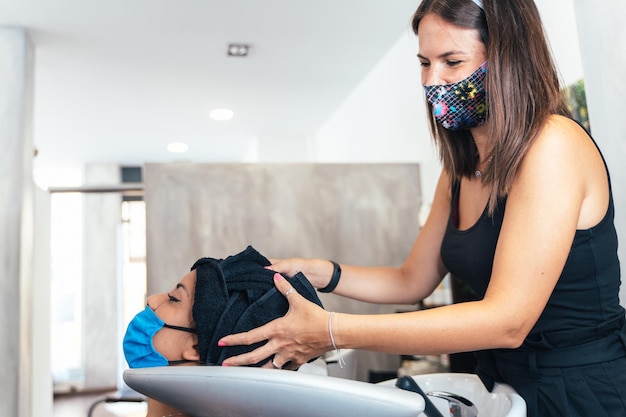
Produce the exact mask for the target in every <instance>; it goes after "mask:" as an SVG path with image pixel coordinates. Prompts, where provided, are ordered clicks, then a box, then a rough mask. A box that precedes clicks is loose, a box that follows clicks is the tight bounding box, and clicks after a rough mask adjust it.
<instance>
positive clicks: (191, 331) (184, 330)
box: [163, 323, 200, 365]
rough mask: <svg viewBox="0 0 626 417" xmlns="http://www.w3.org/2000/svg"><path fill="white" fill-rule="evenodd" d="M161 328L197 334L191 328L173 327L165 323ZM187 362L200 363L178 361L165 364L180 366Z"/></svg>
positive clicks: (187, 361)
mask: <svg viewBox="0 0 626 417" xmlns="http://www.w3.org/2000/svg"><path fill="white" fill-rule="evenodd" d="M163 327H167V328H168V329H174V330H181V331H183V332H187V333H194V334H198V330H197V329H192V328H191V327H183V326H174V325H171V324H167V323H165V324H164V325H163ZM189 362H197V363H200V361H192V360H189V359H179V360H176V361H167V364H168V365H180V364H181V363H189Z"/></svg>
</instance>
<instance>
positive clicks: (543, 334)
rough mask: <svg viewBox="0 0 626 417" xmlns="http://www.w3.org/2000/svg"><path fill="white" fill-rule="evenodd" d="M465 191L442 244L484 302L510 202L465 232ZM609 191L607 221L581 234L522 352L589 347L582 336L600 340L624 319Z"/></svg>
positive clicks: (451, 265) (450, 263)
mask: <svg viewBox="0 0 626 417" xmlns="http://www.w3.org/2000/svg"><path fill="white" fill-rule="evenodd" d="M459 190H460V184H459V183H455V184H453V186H452V210H451V215H450V218H449V220H448V226H447V229H446V233H445V235H444V238H443V242H442V245H441V259H442V261H443V263H444V265H445V266H446V268H447V269H448V271H449V272H450V273H451V274H452V275H453V276H454V277H456V278H458V279H460V280H461V281H463V282H465V283H466V284H467V285H469V286H470V287H471V288H472V289H473V290H474V292H475V293H476V295H477V296H478V298H479V299H482V298H483V297H484V295H485V292H486V290H487V286H488V285H489V280H490V277H491V269H492V265H493V258H494V254H495V249H496V244H497V243H498V236H499V234H500V228H501V227H502V221H503V217H504V212H505V209H506V199H504V200H502V201H500V202H499V203H498V205H497V207H496V210H495V212H494V215H493V216H489V215H488V214H487V213H488V211H487V208H485V211H484V212H483V214H482V215H481V217H480V218H479V220H478V221H477V222H476V223H475V224H474V225H473V226H472V227H471V228H469V229H467V230H459V229H458V228H457V227H456V222H455V218H456V217H457V213H458V200H459ZM609 192H610V196H609V206H608V209H607V212H606V214H605V216H604V218H603V219H602V220H601V221H600V222H599V223H598V224H597V225H596V226H594V227H592V228H590V229H586V230H577V231H576V234H575V237H574V240H573V242H572V247H571V249H570V253H569V256H568V258H567V261H566V263H565V266H564V268H563V271H562V273H561V276H560V277H559V280H558V282H557V284H556V287H555V289H554V291H553V293H552V295H551V297H550V299H549V300H548V303H547V305H546V307H545V309H544V311H543V313H542V314H541V316H540V318H539V320H538V321H537V323H536V324H535V326H534V327H533V329H532V330H531V332H530V334H529V335H528V337H527V338H526V341H525V342H524V344H523V346H522V349H528V348H530V349H552V348H555V347H564V346H572V345H575V344H579V343H584V342H585V340H581V336H582V337H584V338H589V337H591V338H595V337H598V336H596V335H594V330H593V329H599V328H601V327H602V326H603V325H604V324H606V323H608V322H612V321H615V320H616V319H619V318H620V317H623V316H624V309H623V307H621V306H620V303H619V286H620V266H619V260H618V256H617V234H616V231H615V226H614V223H613V218H614V208H613V195H612V192H611V190H610V185H609ZM583 335H584V336H583ZM552 336H557V337H552ZM551 339H554V340H551ZM557 340H558V341H557ZM555 344H558V345H560V346H555Z"/></svg>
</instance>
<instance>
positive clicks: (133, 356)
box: [122, 306, 196, 368]
mask: <svg viewBox="0 0 626 417" xmlns="http://www.w3.org/2000/svg"><path fill="white" fill-rule="evenodd" d="M163 327H167V328H170V329H175V330H182V331H185V332H189V333H196V329H191V328H189V327H181V326H172V325H169V324H166V323H165V322H164V321H163V320H161V319H160V318H159V316H157V315H156V313H155V312H154V311H153V310H152V308H150V306H146V308H145V309H144V310H143V311H142V312H141V313H139V314H137V315H136V316H135V318H133V319H132V320H131V322H130V323H129V324H128V328H127V329H126V335H125V336H124V342H123V343H122V345H123V347H124V356H125V357H126V362H128V366H130V367H131V368H149V367H153V366H167V365H172V364H175V363H179V362H187V361H185V360H183V361H168V360H167V358H166V357H165V356H163V355H162V354H160V353H159V352H158V351H157V350H156V349H155V348H154V345H153V344H152V338H153V337H154V335H155V334H156V332H158V331H159V330H161V329H162V328H163Z"/></svg>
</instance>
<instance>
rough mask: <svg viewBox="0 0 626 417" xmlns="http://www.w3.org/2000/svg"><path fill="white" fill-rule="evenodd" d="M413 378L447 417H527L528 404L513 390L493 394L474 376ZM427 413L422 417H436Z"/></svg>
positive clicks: (497, 388) (501, 387) (500, 386)
mask: <svg viewBox="0 0 626 417" xmlns="http://www.w3.org/2000/svg"><path fill="white" fill-rule="evenodd" d="M410 378H412V379H413V381H414V382H415V383H416V385H417V386H418V387H419V388H420V389H421V391H422V392H423V393H425V394H426V396H427V397H428V400H430V402H431V403H432V405H434V406H435V408H436V409H437V411H438V412H439V413H440V414H441V415H443V416H444V417H448V416H450V417H474V416H481V417H483V416H485V417H525V416H526V403H525V402H524V400H523V399H522V397H520V396H519V394H517V393H516V392H515V390H513V388H511V387H510V386H508V385H505V384H496V386H495V388H494V390H493V392H489V391H487V389H486V388H485V387H484V385H483V383H482V382H481V380H480V379H479V378H478V376H477V375H474V374H466V373H436V374H423V375H415V376H411V377H410ZM396 383H397V380H390V381H384V382H381V383H380V385H395V384H396ZM466 401H469V403H466ZM427 411H428V408H427V407H426V408H425V410H424V412H422V413H421V414H419V417H436V416H435V415H428V414H426V412H427Z"/></svg>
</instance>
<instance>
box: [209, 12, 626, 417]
mask: <svg viewBox="0 0 626 417" xmlns="http://www.w3.org/2000/svg"><path fill="white" fill-rule="evenodd" d="M412 27H413V30H414V31H415V33H416V34H417V36H418V42H419V53H418V59H419V62H420V64H421V76H422V84H423V85H424V88H425V95H426V100H427V102H428V107H429V110H430V121H431V127H432V132H433V137H434V141H435V143H436V144H437V146H438V149H439V153H440V158H441V161H442V164H443V171H442V173H441V176H440V178H439V181H438V185H437V188H436V191H435V196H434V201H433V206H432V210H431V212H430V215H429V217H428V219H427V221H426V224H425V225H424V227H423V229H422V231H421V232H420V234H419V236H418V237H417V239H416V240H415V243H414V245H413V248H412V249H411V251H410V253H409V255H408V258H407V259H406V261H405V262H404V263H403V265H401V266H400V267H399V268H394V267H358V266H351V265H337V267H335V268H334V265H333V264H332V263H331V262H329V261H326V260H319V259H299V258H297V259H287V260H280V261H278V260H276V261H274V262H273V265H272V268H273V270H275V271H278V272H281V273H284V274H286V275H288V276H290V275H293V274H295V273H296V272H297V271H302V272H303V273H304V274H305V275H306V276H307V278H308V279H309V280H310V281H311V283H312V284H313V286H314V287H316V288H318V289H320V288H321V290H320V291H332V292H334V293H335V294H338V295H342V296H345V297H350V298H354V299H358V300H363V301H368V302H372V303H416V302H418V301H419V300H422V299H424V298H425V297H427V296H428V295H429V294H430V293H431V292H432V291H433V289H434V288H436V287H437V285H438V284H439V282H440V281H441V279H442V278H443V277H444V276H445V275H446V273H448V272H450V273H452V274H453V275H454V276H456V277H457V278H460V279H461V280H463V281H465V282H466V283H467V284H468V285H470V286H471V287H472V288H473V289H474V291H475V292H476V293H477V294H478V295H479V297H480V300H479V301H476V302H467V303H459V304H455V305H450V306H445V307H440V308H435V309H430V310H425V311H416V312H410V313H402V314H388V315H353V314H332V313H329V312H327V311H324V310H323V309H322V308H319V307H318V306H315V305H314V304H312V303H309V302H307V301H305V300H304V299H303V298H301V297H299V296H298V295H297V294H291V295H290V296H289V298H288V301H289V303H290V311H289V312H288V313H287V315H286V316H285V317H283V318H279V319H277V320H275V321H273V322H271V323H269V324H267V325H265V326H262V327H260V328H257V329H255V330H252V331H249V332H245V333H241V334H235V335H231V336H227V337H224V338H222V339H221V340H220V341H219V344H220V345H224V346H233V345H246V344H251V343H255V342H259V341H262V340H268V342H267V344H265V345H263V346H262V347H260V348H258V349H256V350H255V351H253V352H251V353H246V354H242V355H238V356H234V357H231V358H228V359H226V360H225V361H224V365H228V366H235V365H245V364H249V363H254V362H256V361H258V360H259V359H260V358H262V357H267V356H268V355H271V354H274V355H275V362H276V363H277V364H278V365H279V366H280V365H281V364H284V363H291V364H298V363H303V362H305V361H307V360H308V359H309V358H311V357H313V356H317V355H319V354H321V353H322V352H325V351H327V350H329V349H331V348H333V347H338V348H356V349H367V350H372V351H380V352H388V353H397V354H442V353H452V352H463V351H480V352H479V354H478V363H479V366H478V374H479V376H480V377H481V379H482V380H483V382H484V383H485V385H486V386H487V388H488V389H491V388H492V387H493V383H494V382H496V381H499V382H504V383H508V384H510V385H512V386H513V387H514V388H515V389H516V390H517V391H518V392H519V393H520V394H521V395H522V397H523V398H524V399H525V400H526V403H527V406H528V415H529V416H531V417H538V416H551V417H555V416H567V417H575V416H580V417H583V416H594V417H597V416H606V417H609V416H610V417H617V416H621V417H623V416H626V330H625V327H624V309H623V308H622V307H621V306H620V304H619V299H618V294H619V285H620V268H619V261H618V259H617V237H616V233H615V228H614V225H613V214H614V213H613V210H614V207H613V198H612V194H611V182H610V177H609V174H608V172H607V167H606V166H605V163H604V161H603V158H602V155H601V153H600V151H599V149H598V148H597V147H596V144H595V143H594V141H593V140H592V138H591V137H590V136H589V135H588V134H587V133H586V132H585V130H583V129H582V128H581V127H580V126H579V125H578V124H577V123H576V122H574V121H572V119H571V116H570V113H569V111H568V110H567V108H566V106H565V104H564V102H563V100H562V97H561V94H560V87H559V81H558V76H557V71H556V69H555V65H554V64H553V62H552V58H551V54H550V50H549V48H548V45H547V41H546V39H545V36H544V32H543V28H542V24H541V21H540V17H539V13H538V11H537V8H536V6H535V4H534V3H533V1H532V0H483V1H479V0H424V1H422V3H421V4H420V6H419V7H418V9H417V11H416V13H415V15H414V17H413V21H412ZM339 270H340V271H341V272H339ZM331 277H332V279H331ZM276 280H277V287H278V289H279V291H280V292H282V293H283V294H285V293H287V292H289V291H290V290H291V285H289V283H288V282H286V281H285V280H284V279H282V277H281V276H280V275H278V276H277V278H276Z"/></svg>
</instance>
